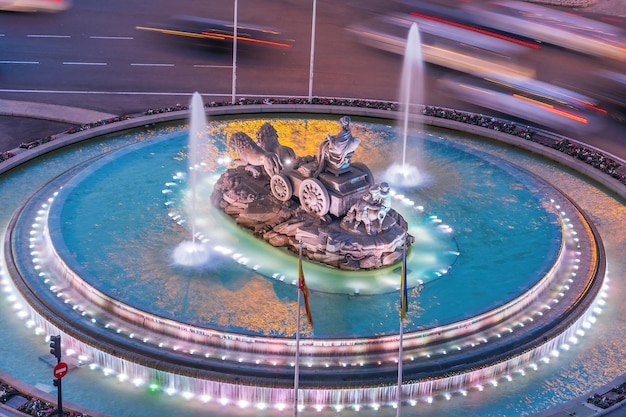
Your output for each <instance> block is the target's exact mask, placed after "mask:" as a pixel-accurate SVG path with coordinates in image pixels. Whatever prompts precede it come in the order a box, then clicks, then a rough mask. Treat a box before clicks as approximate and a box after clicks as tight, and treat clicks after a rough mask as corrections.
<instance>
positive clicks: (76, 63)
mask: <svg viewBox="0 0 626 417" xmlns="http://www.w3.org/2000/svg"><path fill="white" fill-rule="evenodd" d="M63 65H99V66H104V65H107V63H106V62H64V63H63Z"/></svg>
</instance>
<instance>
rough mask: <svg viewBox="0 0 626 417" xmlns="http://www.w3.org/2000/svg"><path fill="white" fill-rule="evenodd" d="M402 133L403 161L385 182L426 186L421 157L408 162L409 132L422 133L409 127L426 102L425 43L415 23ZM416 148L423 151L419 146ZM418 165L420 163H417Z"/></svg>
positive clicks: (404, 78)
mask: <svg viewBox="0 0 626 417" xmlns="http://www.w3.org/2000/svg"><path fill="white" fill-rule="evenodd" d="M399 96H400V111H399V121H400V123H399V124H400V127H399V130H400V134H401V141H400V144H401V145H402V162H401V163H400V164H398V163H394V164H392V165H391V166H390V167H389V168H388V169H387V171H386V173H385V179H386V180H387V181H388V182H389V183H392V184H396V185H397V186H399V187H414V186H417V185H419V184H421V183H423V182H424V181H425V180H426V178H425V177H424V173H423V172H420V170H419V168H418V166H416V165H418V164H419V161H420V158H419V154H416V153H414V154H412V155H411V160H412V161H413V163H412V164H409V163H408V162H407V143H408V140H409V138H408V135H409V132H411V131H413V132H419V131H421V129H420V127H419V126H409V125H410V123H413V124H415V123H417V122H416V117H415V115H416V114H419V113H421V111H419V110H418V106H421V105H423V103H424V59H423V58H422V40H421V37H420V33H419V28H418V26H417V23H413V24H411V27H410V29H409V35H408V37H407V41H406V46H405V52H404V60H403V64H402V75H401V78H400V93H399ZM415 145H416V146H414V147H412V148H413V149H420V146H419V144H418V143H416V144H415ZM416 162H417V164H416Z"/></svg>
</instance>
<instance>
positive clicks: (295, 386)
mask: <svg viewBox="0 0 626 417" xmlns="http://www.w3.org/2000/svg"><path fill="white" fill-rule="evenodd" d="M298 262H302V241H300V249H299V251H298ZM297 291H298V317H297V318H296V323H297V324H296V366H295V368H296V370H295V376H294V383H293V415H294V417H298V385H299V384H300V313H301V310H300V309H301V307H300V297H301V295H300V293H301V292H302V291H301V290H300V286H299V285H298V286H297Z"/></svg>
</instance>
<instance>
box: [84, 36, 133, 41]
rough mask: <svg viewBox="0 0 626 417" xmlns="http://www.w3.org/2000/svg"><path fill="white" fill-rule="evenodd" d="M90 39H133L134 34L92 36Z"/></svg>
mask: <svg viewBox="0 0 626 417" xmlns="http://www.w3.org/2000/svg"><path fill="white" fill-rule="evenodd" d="M89 39H112V40H133V39H135V38H133V37H132V36H90V37H89Z"/></svg>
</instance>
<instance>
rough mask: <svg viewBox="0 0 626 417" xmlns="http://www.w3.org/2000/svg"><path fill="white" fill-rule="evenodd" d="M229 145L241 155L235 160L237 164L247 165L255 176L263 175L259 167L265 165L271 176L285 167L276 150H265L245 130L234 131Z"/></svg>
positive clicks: (264, 167) (266, 171)
mask: <svg viewBox="0 0 626 417" xmlns="http://www.w3.org/2000/svg"><path fill="white" fill-rule="evenodd" d="M228 146H229V147H230V148H231V149H233V150H234V151H236V152H237V154H238V155H239V159H236V160H235V161H233V162H234V163H235V164H236V165H246V171H248V172H249V173H251V174H252V176H253V177H255V178H256V177H258V176H259V175H261V172H260V171H259V170H258V169H257V167H263V169H264V170H265V173H266V174H267V175H268V176H269V177H270V178H271V177H272V176H273V175H275V174H278V173H279V172H280V171H281V170H282V169H283V165H282V163H281V162H280V158H279V157H278V155H277V154H276V153H275V152H268V151H266V150H264V149H263V148H261V147H260V146H259V145H257V144H256V143H255V142H254V140H252V138H251V137H250V136H248V135H247V134H245V133H243V132H235V133H233V134H232V135H231V136H230V138H229V139H228Z"/></svg>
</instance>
